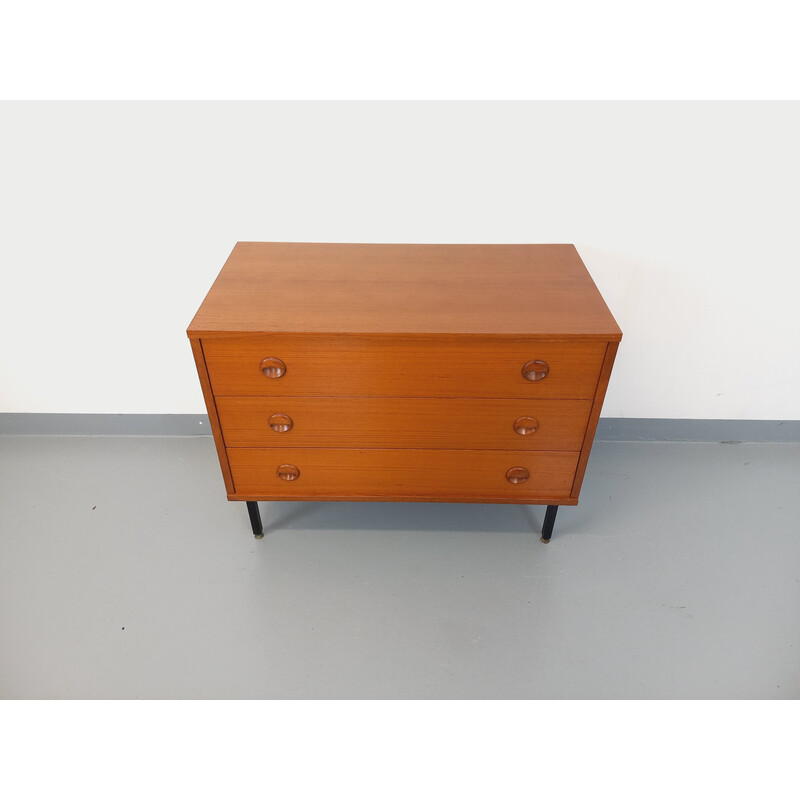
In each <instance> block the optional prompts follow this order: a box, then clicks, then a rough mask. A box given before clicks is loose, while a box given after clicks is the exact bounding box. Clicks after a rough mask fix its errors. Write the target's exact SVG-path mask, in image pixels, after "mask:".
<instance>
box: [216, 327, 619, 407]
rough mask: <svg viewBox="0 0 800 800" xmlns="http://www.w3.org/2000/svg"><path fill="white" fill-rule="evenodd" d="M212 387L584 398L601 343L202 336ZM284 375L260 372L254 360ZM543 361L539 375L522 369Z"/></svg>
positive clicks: (590, 393)
mask: <svg viewBox="0 0 800 800" xmlns="http://www.w3.org/2000/svg"><path fill="white" fill-rule="evenodd" d="M202 341H203V352H204V353H205V358H206V365H207V368H208V373H209V377H210V379H211V386H212V388H213V389H214V394H215V396H217V397H220V396H223V395H238V396H243V395H245V396H246V395H264V396H283V395H306V396H314V397H325V396H328V395H342V396H390V397H524V398H534V397H552V398H567V399H578V400H581V399H583V400H590V399H591V398H593V397H594V394H595V388H596V385H597V378H598V376H599V374H600V368H601V366H602V365H603V357H604V356H605V352H606V343H605V342H601V341H596V340H589V341H577V340H570V341H549V340H543V339H542V340H539V339H537V340H530V339H523V338H520V337H508V338H506V337H501V338H492V339H487V338H486V337H476V336H447V337H423V336H419V335H416V336H411V335H408V336H399V335H388V336H362V335H358V336H354V335H341V336H332V335H328V336H324V335H319V334H309V335H302V334H274V335H271V336H270V335H253V336H247V337H242V336H233V337H220V338H213V337H211V338H205V337H204V338H203V340H202ZM267 356H274V357H276V358H280V359H281V360H282V361H283V362H284V363H285V364H286V373H285V374H284V375H283V377H281V378H278V379H273V380H271V379H269V378H265V377H264V375H263V374H262V372H261V368H260V365H261V361H262V359H264V358H265V357H267ZM534 359H543V360H544V361H546V362H547V363H548V365H549V367H550V372H549V374H548V376H547V378H546V379H545V380H542V381H529V380H526V379H525V378H524V377H523V376H522V367H523V366H524V365H525V364H526V363H527V362H528V361H532V360H534Z"/></svg>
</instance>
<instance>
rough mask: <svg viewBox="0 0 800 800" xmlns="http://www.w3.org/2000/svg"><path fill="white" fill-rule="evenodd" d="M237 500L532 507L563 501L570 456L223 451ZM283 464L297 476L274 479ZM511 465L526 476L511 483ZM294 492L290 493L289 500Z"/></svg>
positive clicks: (498, 452)
mask: <svg viewBox="0 0 800 800" xmlns="http://www.w3.org/2000/svg"><path fill="white" fill-rule="evenodd" d="M228 459H229V462H230V465H231V471H232V473H233V477H234V482H235V484H236V490H237V494H239V495H258V496H261V497H269V495H270V492H271V491H274V493H275V495H277V496H281V497H297V498H298V499H299V498H300V497H314V496H315V495H319V496H321V497H326V496H331V495H334V496H339V497H349V496H350V497H353V496H358V497H369V496H375V497H381V496H382V495H387V496H397V495H401V496H414V497H428V498H431V499H436V498H442V497H461V498H463V499H468V498H483V499H487V498H505V499H511V500H515V501H520V502H522V501H527V502H535V498H539V497H560V498H565V499H568V498H569V496H570V487H571V486H572V481H573V478H574V476H575V467H576V464H577V462H578V453H554V452H543V451H507V450H390V449H386V450H379V449H320V450H315V449H292V448H280V449H278V448H276V449H256V448H231V449H229V450H228ZM283 464H292V465H294V466H296V467H297V469H298V470H299V472H300V476H299V477H298V478H297V480H294V481H291V482H287V481H285V480H281V478H280V477H278V474H277V470H278V468H279V467H280V466H281V465H283ZM512 467H523V468H525V469H527V470H528V473H529V478H528V479H527V480H526V481H525V482H524V483H521V484H516V485H515V484H512V483H510V482H509V481H508V480H507V478H506V473H507V471H508V470H509V469H510V468H512ZM295 493H296V494H295Z"/></svg>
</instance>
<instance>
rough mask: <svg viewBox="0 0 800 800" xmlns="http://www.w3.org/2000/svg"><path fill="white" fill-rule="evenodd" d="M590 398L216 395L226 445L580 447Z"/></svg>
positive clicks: (465, 447)
mask: <svg viewBox="0 0 800 800" xmlns="http://www.w3.org/2000/svg"><path fill="white" fill-rule="evenodd" d="M591 407H592V403H591V401H589V400H506V399H498V400H484V399H481V400H478V399H474V400H473V399H447V398H398V397H383V398H374V397H326V398H315V397H281V398H273V397H225V396H220V397H217V413H218V414H219V419H220V425H221V427H222V434H223V438H224V440H225V445H226V446H227V447H291V448H297V447H345V448H359V447H363V448H368V447H379V448H422V449H434V448H443V449H476V448H477V449H482V448H486V449H496V450H568V451H577V450H580V449H581V445H582V443H583V437H584V434H585V432H586V425H587V423H588V420H589V412H590V411H591Z"/></svg>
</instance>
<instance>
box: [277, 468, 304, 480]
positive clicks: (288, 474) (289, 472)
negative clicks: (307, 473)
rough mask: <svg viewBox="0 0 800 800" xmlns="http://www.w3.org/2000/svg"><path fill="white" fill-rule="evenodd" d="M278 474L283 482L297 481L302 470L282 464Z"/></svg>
mask: <svg viewBox="0 0 800 800" xmlns="http://www.w3.org/2000/svg"><path fill="white" fill-rule="evenodd" d="M277 472H278V477H279V478H280V479H281V480H282V481H296V480H297V479H298V478H299V477H300V470H299V469H297V467H296V466H295V465H294V464H281V465H280V466H279V467H278V470H277Z"/></svg>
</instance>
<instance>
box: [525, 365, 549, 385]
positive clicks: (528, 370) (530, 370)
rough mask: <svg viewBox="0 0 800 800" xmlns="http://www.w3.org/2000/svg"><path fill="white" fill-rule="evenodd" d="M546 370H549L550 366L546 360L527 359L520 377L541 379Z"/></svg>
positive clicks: (543, 377)
mask: <svg viewBox="0 0 800 800" xmlns="http://www.w3.org/2000/svg"><path fill="white" fill-rule="evenodd" d="M548 372H550V367H549V366H548V364H547V362H546V361H540V360H536V361H529V362H528V363H527V364H526V365H525V366H524V367H523V368H522V377H523V378H525V380H526V381H543V380H544V379H545V378H546V377H547V373H548Z"/></svg>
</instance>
